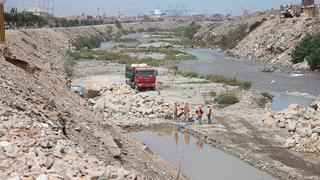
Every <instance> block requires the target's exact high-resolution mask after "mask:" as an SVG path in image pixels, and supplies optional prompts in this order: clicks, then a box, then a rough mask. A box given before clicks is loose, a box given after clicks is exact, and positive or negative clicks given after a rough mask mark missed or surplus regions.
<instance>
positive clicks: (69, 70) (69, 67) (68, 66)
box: [63, 51, 75, 77]
mask: <svg viewBox="0 0 320 180" xmlns="http://www.w3.org/2000/svg"><path fill="white" fill-rule="evenodd" d="M74 65H75V62H74V60H73V59H72V58H71V57H70V51H67V53H66V55H65V57H64V62H63V68H64V72H65V73H66V75H67V76H68V77H72V76H73V66H74Z"/></svg>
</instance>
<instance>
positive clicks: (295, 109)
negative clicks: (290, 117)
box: [288, 103, 300, 111]
mask: <svg viewBox="0 0 320 180" xmlns="http://www.w3.org/2000/svg"><path fill="white" fill-rule="evenodd" d="M288 109H290V110H294V111H297V110H299V109H300V105H299V104H297V103H295V104H291V105H290V106H289V107H288Z"/></svg>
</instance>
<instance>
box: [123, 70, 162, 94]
mask: <svg viewBox="0 0 320 180" xmlns="http://www.w3.org/2000/svg"><path fill="white" fill-rule="evenodd" d="M125 73H126V83H127V84H128V85H130V86H131V87H132V88H134V89H137V90H139V89H155V87H156V83H157V75H158V73H157V70H156V69H154V68H152V67H149V66H148V65H146V64H132V65H126V70H125Z"/></svg>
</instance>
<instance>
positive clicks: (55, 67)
mask: <svg viewBox="0 0 320 180" xmlns="http://www.w3.org/2000/svg"><path fill="white" fill-rule="evenodd" d="M106 33H107V27H106V26H95V27H80V28H57V29H41V30H19V31H8V32H7V44H6V45H3V46H2V47H1V54H0V56H1V59H0V97H1V98H0V177H1V178H9V177H15V178H16V179H19V178H23V177H24V178H40V179H47V178H49V179H72V178H84V179H90V178H94V179H97V178H107V179H135V178H138V179H143V178H148V179H149V178H155V179H174V177H175V175H176V172H175V169H174V168H171V167H169V166H168V165H167V164H166V163H165V162H164V161H162V160H160V159H159V158H158V157H156V156H155V155H153V154H150V153H147V152H146V151H145V150H144V146H143V145H142V144H140V143H137V142H136V141H134V140H133V138H132V137H131V136H130V135H128V134H126V133H125V132H123V131H122V130H121V129H120V128H118V127H116V126H114V125H113V124H112V123H111V122H108V120H105V121H102V119H103V118H104V117H103V115H102V114H101V113H100V112H98V111H96V110H94V109H93V108H91V107H90V106H89V105H88V104H87V102H86V101H85V100H84V99H81V98H80V97H78V96H77V95H75V94H72V93H71V92H69V90H68V88H67V86H66V80H65V76H64V72H63V55H64V53H65V52H66V50H67V49H68V47H69V46H70V40H71V39H73V38H75V37H77V36H83V35H95V34H102V35H104V36H108V34H106Z"/></svg>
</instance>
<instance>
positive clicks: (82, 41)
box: [72, 36, 104, 50]
mask: <svg viewBox="0 0 320 180" xmlns="http://www.w3.org/2000/svg"><path fill="white" fill-rule="evenodd" d="M103 41H104V40H103V38H102V37H100V36H89V37H85V36H82V37H79V38H77V39H76V40H75V41H74V42H73V43H72V44H73V46H75V47H76V49H77V50H81V49H94V48H98V47H100V45H101V43H102V42H103Z"/></svg>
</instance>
